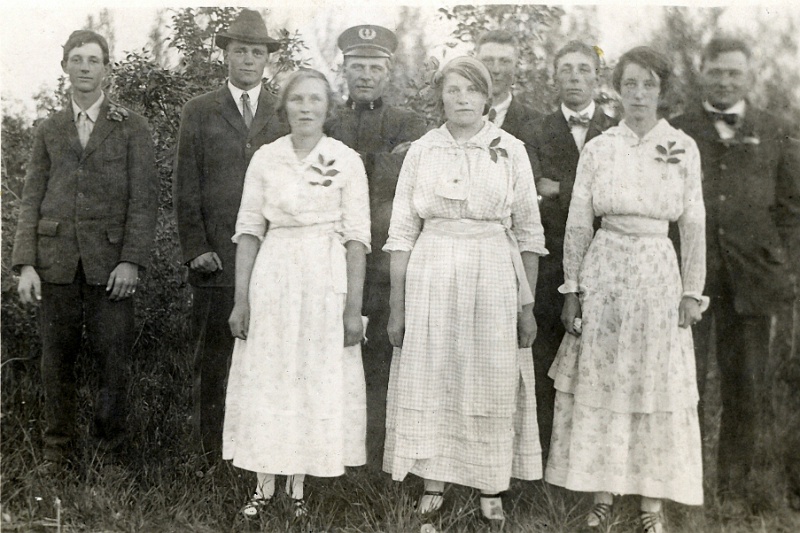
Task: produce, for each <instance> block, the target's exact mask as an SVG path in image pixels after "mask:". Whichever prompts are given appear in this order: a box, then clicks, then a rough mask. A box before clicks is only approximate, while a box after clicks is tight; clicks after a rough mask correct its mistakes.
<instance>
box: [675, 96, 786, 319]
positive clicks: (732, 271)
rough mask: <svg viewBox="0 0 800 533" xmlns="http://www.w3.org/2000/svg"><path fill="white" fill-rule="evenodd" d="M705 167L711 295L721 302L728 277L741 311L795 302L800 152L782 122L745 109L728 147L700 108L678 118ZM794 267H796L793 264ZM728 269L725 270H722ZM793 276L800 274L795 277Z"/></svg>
mask: <svg viewBox="0 0 800 533" xmlns="http://www.w3.org/2000/svg"><path fill="white" fill-rule="evenodd" d="M671 122H672V124H673V125H674V126H675V127H676V128H680V129H682V130H683V131H684V132H686V133H687V134H688V135H690V136H691V137H692V138H693V139H694V140H695V142H696V143H697V147H698V148H699V149H700V155H701V159H702V166H703V198H704V201H705V205H706V231H707V236H706V246H707V247H708V251H707V253H706V257H707V264H708V268H707V277H706V293H707V294H709V295H711V296H723V295H725V294H724V290H723V289H724V286H723V284H722V283H721V281H722V280H721V274H722V273H723V272H724V271H727V275H728V276H729V279H730V281H731V284H732V291H733V294H732V295H728V296H732V297H733V299H734V305H735V308H736V311H737V312H739V313H741V314H745V315H766V314H770V313H772V312H773V311H774V310H775V309H776V304H781V303H783V302H786V301H790V300H791V299H792V297H793V287H792V281H791V279H790V273H791V272H792V262H793V261H792V260H791V259H790V258H791V257H792V256H794V257H795V258H796V257H797V256H796V253H797V251H798V249H799V248H800V247H798V243H799V242H800V145H798V141H797V140H796V139H797V137H796V135H795V137H794V139H795V140H791V139H790V128H789V125H788V124H786V123H785V122H784V121H783V120H781V119H779V118H778V117H775V116H772V115H770V114H768V113H766V112H764V111H761V110H759V109H756V108H754V107H753V106H751V105H748V106H747V111H746V113H745V117H744V119H743V121H742V124H741V125H740V126H739V127H738V132H737V136H736V137H735V139H734V140H733V141H731V142H723V141H722V140H721V139H720V137H719V134H718V133H717V130H716V128H715V127H714V124H713V122H712V121H711V119H710V118H709V117H708V115H707V114H706V112H705V111H704V110H703V109H702V107H701V106H697V108H696V109H693V110H690V111H689V112H687V113H686V114H684V115H681V116H679V117H676V118H675V119H673V120H672V121H671ZM795 267H796V265H795ZM723 269H724V270H723ZM795 271H796V270H795Z"/></svg>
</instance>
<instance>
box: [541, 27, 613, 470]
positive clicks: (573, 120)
mask: <svg viewBox="0 0 800 533" xmlns="http://www.w3.org/2000/svg"><path fill="white" fill-rule="evenodd" d="M599 68H600V58H599V57H598V55H597V52H596V51H595V49H594V48H592V47H591V46H589V45H587V44H584V43H582V42H580V41H571V42H569V43H567V45H565V46H564V47H563V48H561V49H560V50H559V51H558V52H557V53H556V56H555V60H554V69H555V70H554V77H555V82H556V88H557V89H558V95H559V100H560V103H561V105H560V106H559V109H558V110H556V111H555V112H554V113H552V114H550V115H547V116H545V117H544V118H543V119H542V120H541V121H540V122H538V123H537V124H536V125H535V127H534V128H533V130H534V140H533V142H532V145H533V151H534V154H535V155H534V157H535V158H536V160H538V163H539V165H540V170H539V173H538V174H536V175H534V178H535V179H536V190H537V192H538V193H539V197H540V204H539V212H540V213H541V217H542V226H544V235H545V240H546V246H547V249H548V250H549V251H550V254H549V255H547V256H545V257H542V258H540V259H539V278H538V280H537V283H536V304H535V305H534V315H535V316H536V323H537V325H538V327H539V331H538V335H537V336H536V340H535V341H534V343H533V363H534V369H535V371H536V405H537V417H538V420H539V436H540V438H541V442H542V449H543V450H544V451H545V456H546V452H547V450H548V449H549V446H550V435H551V433H552V429H553V406H554V402H555V389H554V387H553V380H551V379H550V378H549V377H548V376H547V372H548V370H549V369H550V365H552V364H553V360H554V359H555V356H556V352H557V351H558V347H559V345H560V344H561V340H562V339H563V337H564V327H563V325H562V324H561V308H562V307H563V305H564V297H563V295H562V294H559V292H558V287H559V285H561V284H562V283H563V282H564V272H563V268H562V262H563V255H564V254H563V251H564V229H565V227H566V224H567V214H568V212H569V201H570V198H571V197H572V186H573V185H574V183H575V171H576V169H577V167H578V157H579V156H580V151H581V150H582V149H583V146H584V145H585V144H586V142H588V141H589V140H591V139H593V138H594V137H596V136H598V135H600V134H601V133H602V132H603V131H605V130H606V129H608V128H610V127H611V126H614V125H615V124H616V123H617V121H616V120H615V119H613V118H611V117H609V116H608V115H606V114H605V113H604V112H603V110H602V109H601V108H600V106H598V105H596V104H595V102H594V98H593V97H594V91H595V88H596V87H597V82H598V70H599Z"/></svg>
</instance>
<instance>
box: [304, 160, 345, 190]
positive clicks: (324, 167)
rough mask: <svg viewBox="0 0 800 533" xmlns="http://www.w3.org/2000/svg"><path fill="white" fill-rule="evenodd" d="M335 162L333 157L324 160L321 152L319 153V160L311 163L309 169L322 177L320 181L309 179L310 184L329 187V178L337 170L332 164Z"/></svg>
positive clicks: (334, 174) (335, 173)
mask: <svg viewBox="0 0 800 533" xmlns="http://www.w3.org/2000/svg"><path fill="white" fill-rule="evenodd" d="M335 163H336V160H335V159H330V160H326V159H325V157H323V155H322V154H319V162H318V163H312V164H311V170H313V171H314V172H316V173H317V174H319V175H320V176H322V177H323V178H328V179H324V180H322V181H310V182H309V183H311V185H322V186H323V187H330V186H331V183H333V181H331V179H330V178H332V177H334V176H336V175H337V174H338V173H339V171H338V170H337V169H336V168H335V167H334V166H333V165H334V164H335Z"/></svg>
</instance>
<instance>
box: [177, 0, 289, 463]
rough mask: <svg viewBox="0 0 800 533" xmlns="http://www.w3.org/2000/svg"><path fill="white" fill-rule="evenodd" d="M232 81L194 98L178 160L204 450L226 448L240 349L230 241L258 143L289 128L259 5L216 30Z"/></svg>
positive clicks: (197, 418) (273, 46) (273, 44)
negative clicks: (229, 395)
mask: <svg viewBox="0 0 800 533" xmlns="http://www.w3.org/2000/svg"><path fill="white" fill-rule="evenodd" d="M216 43H217V46H219V47H220V48H222V49H223V50H224V52H225V62H226V63H227V66H228V82H227V83H226V84H225V86H224V87H221V88H219V89H217V90H215V91H212V92H209V93H206V94H203V95H201V96H198V97H196V98H193V99H192V100H190V101H189V102H188V103H187V104H186V105H185V106H184V108H183V113H182V114H181V127H180V134H179V138H178V151H177V157H176V161H175V181H174V185H175V194H174V198H175V207H176V214H177V219H178V235H179V237H180V243H181V251H182V254H183V259H184V261H186V263H187V264H188V266H189V283H190V284H191V285H192V293H193V302H192V324H193V329H194V347H193V348H194V358H195V359H194V379H195V383H194V417H193V418H194V423H195V427H196V429H197V431H198V432H199V436H200V442H199V444H201V445H202V448H203V450H204V451H205V452H210V453H212V454H215V455H217V456H219V454H220V453H221V449H222V422H223V416H224V407H225V380H226V378H227V374H228V365H229V360H230V356H231V353H232V351H233V336H232V335H231V331H230V328H229V326H228V317H229V316H230V313H231V310H232V309H233V293H234V277H235V268H234V258H235V255H236V246H235V245H234V244H233V243H232V242H231V237H232V236H233V234H234V230H235V226H236V215H237V214H238V211H239V203H240V201H241V198H242V187H243V184H244V175H245V171H246V170H247V165H248V163H249V162H250V158H251V157H252V156H253V154H254V153H255V151H256V150H258V148H259V147H260V146H261V145H263V144H267V143H270V142H272V141H274V140H276V139H277V138H279V137H281V136H282V135H284V134H286V133H288V129H287V128H286V126H285V125H283V124H281V123H280V121H279V120H278V117H277V116H276V115H275V113H274V104H275V102H274V98H273V97H272V95H270V94H269V92H268V91H267V90H266V89H264V88H263V87H262V77H263V75H264V68H265V67H266V65H267V61H268V59H269V54H270V53H271V52H274V51H276V50H278V48H279V44H278V42H277V41H275V40H274V39H272V38H271V37H270V36H269V35H268V34H267V28H266V25H265V24H264V20H263V19H262V18H261V15H259V14H258V13H257V12H255V11H251V10H247V9H245V10H242V12H241V13H240V14H239V16H238V17H237V18H236V20H234V21H233V23H231V25H230V27H229V28H228V30H227V31H225V32H221V33H220V34H218V35H217V38H216Z"/></svg>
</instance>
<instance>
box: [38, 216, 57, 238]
mask: <svg viewBox="0 0 800 533" xmlns="http://www.w3.org/2000/svg"><path fill="white" fill-rule="evenodd" d="M36 233H37V235H44V236H45V237H55V236H56V235H58V221H56V220H48V219H46V218H43V219H42V220H40V221H39V225H38V226H37V228H36Z"/></svg>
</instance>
